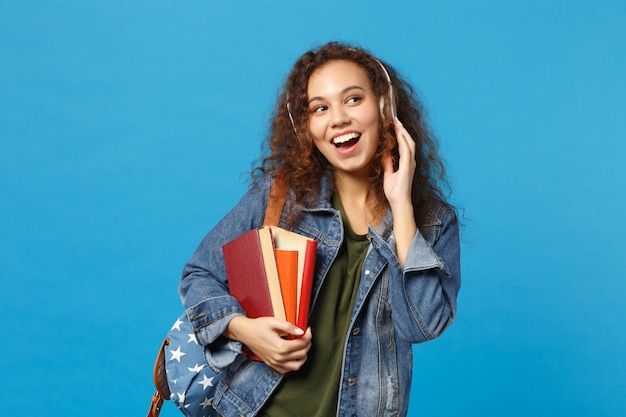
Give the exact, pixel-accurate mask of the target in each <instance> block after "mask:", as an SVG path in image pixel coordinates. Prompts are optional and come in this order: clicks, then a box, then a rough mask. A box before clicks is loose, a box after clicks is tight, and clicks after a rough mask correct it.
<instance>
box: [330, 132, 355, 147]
mask: <svg viewBox="0 0 626 417" xmlns="http://www.w3.org/2000/svg"><path fill="white" fill-rule="evenodd" d="M359 136H361V135H359V134H358V133H354V132H353V133H346V134H345V135H341V136H337V137H336V138H335V139H333V143H334V144H335V145H341V144H342V143H346V142H348V141H350V140H352V139H356V138H358V137H359Z"/></svg>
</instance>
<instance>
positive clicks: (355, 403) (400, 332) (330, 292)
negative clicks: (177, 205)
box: [180, 43, 460, 417]
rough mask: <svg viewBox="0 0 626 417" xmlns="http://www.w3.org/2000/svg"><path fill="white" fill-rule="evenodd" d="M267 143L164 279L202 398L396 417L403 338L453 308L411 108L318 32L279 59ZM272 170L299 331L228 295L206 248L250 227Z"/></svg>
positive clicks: (218, 249) (426, 139) (406, 369)
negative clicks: (308, 265) (187, 337)
mask: <svg viewBox="0 0 626 417" xmlns="http://www.w3.org/2000/svg"><path fill="white" fill-rule="evenodd" d="M395 108H397V117H395V116H394V113H395ZM268 142H269V143H268V149H269V150H268V155H267V156H266V157H265V159H264V160H263V162H262V164H261V166H260V167H259V168H257V169H256V170H255V174H256V175H255V176H254V178H253V181H252V185H251V187H250V190H249V191H248V192H247V193H246V194H245V195H244V196H243V197H242V199H241V200H240V201H239V203H238V204H237V205H236V206H235V207H234V208H233V209H232V211H231V212H229V213H228V214H227V215H226V216H225V217H224V218H223V219H222V220H221V221H220V222H219V223H218V224H217V225H216V226H215V228H214V229H213V230H212V231H211V232H210V233H209V234H208V235H207V237H206V238H205V239H204V240H203V241H202V243H201V244H200V246H199V247H198V249H197V251H196V253H195V254H194V255H193V257H192V258H191V259H190V260H189V262H188V263H187V265H186V266H185V269H184V272H183V277H182V280H181V283H180V294H181V297H182V300H183V302H184V304H185V306H186V308H187V314H188V317H189V319H190V322H191V325H192V327H193V329H194V332H195V334H196V337H197V340H198V341H199V343H201V344H202V345H204V346H205V347H206V350H205V352H206V356H207V361H208V363H209V364H210V366H211V367H212V368H213V369H214V370H215V371H218V372H221V373H222V374H221V379H220V382H219V385H218V386H217V390H216V393H215V397H214V398H213V406H214V407H215V408H216V409H217V411H218V412H219V413H220V415H223V416H226V417H231V416H242V415H243V416H255V415H259V416H270V417H276V416H289V417H293V416H323V417H327V416H331V415H337V416H358V417H364V416H405V415H406V413H407V408H408V398H409V391H410V384H411V378H412V364H413V358H412V352H411V345H412V344H413V343H419V342H424V341H427V340H430V339H433V338H435V337H437V336H439V335H440V334H441V333H442V332H443V331H444V330H445V329H446V328H447V327H448V326H449V325H450V324H451V323H452V322H453V321H454V317H455V314H456V297H457V293H458V290H459V287H460V264H459V231H458V223H457V219H456V215H455V210H454V208H453V207H451V206H450V205H449V204H448V203H447V202H446V200H445V198H444V196H443V193H442V191H441V186H440V185H441V183H442V182H444V183H445V175H444V167H443V164H442V161H441V159H439V157H438V155H437V147H436V141H435V139H434V137H433V136H432V135H431V133H430V131H429V129H428V127H427V126H426V121H425V119H424V116H423V115H422V111H421V108H420V105H419V103H418V102H417V100H416V99H415V97H414V95H413V92H412V89H411V87H410V86H409V85H408V84H407V83H406V82H405V81H403V80H402V79H401V78H400V77H399V75H398V74H397V73H396V72H395V71H394V70H393V69H392V68H391V67H389V66H388V65H384V64H383V63H382V62H380V61H379V60H377V59H376V58H375V57H374V56H372V55H371V54H369V53H368V52H367V51H365V50H363V49H360V48H354V47H351V46H348V45H343V44H338V43H329V44H327V45H324V46H322V47H320V48H318V49H315V50H312V51H309V52H307V53H305V54H304V55H303V56H302V57H300V59H299V60H298V61H297V62H296V64H295V65H294V67H293V69H292V70H291V73H290V74H289V76H288V78H287V81H286V84H285V86H284V90H283V92H282V94H281V95H280V97H279V99H278V103H277V106H276V110H275V114H274V119H273V123H272V131H271V133H270V136H269V138H268ZM276 179H280V180H282V181H285V182H287V183H288V185H289V193H288V198H287V201H286V205H285V208H284V210H283V212H282V217H281V222H280V226H281V227H284V228H288V229H291V230H293V231H295V232H297V233H300V234H302V235H305V236H308V237H312V238H315V239H317V241H318V249H317V262H316V275H315V281H314V284H313V297H312V299H313V304H312V307H311V316H310V320H309V327H308V328H307V329H299V328H297V327H296V326H295V325H293V324H291V323H289V322H286V321H282V320H279V319H277V318H273V317H262V318H257V319H250V318H248V317H246V315H245V313H244V311H243V310H242V308H241V306H240V305H239V303H238V302H237V301H236V300H235V299H234V298H232V297H231V296H230V295H229V292H228V280H227V278H226V272H225V267H224V262H223V257H222V245H224V244H225V243H226V242H228V241H230V240H232V239H234V238H236V237H238V236H239V235H242V234H243V233H245V232H247V231H249V230H250V229H252V228H256V227H259V226H261V223H262V221H263V217H264V214H265V208H266V206H267V201H268V194H269V189H270V187H271V184H272V183H273V182H274V181H275V180H276ZM285 334H291V335H298V336H301V337H299V338H284V337H281V336H284V335H285ZM242 344H243V345H245V346H247V347H248V348H249V349H250V350H251V351H252V352H253V353H255V354H256V355H257V356H258V357H259V358H261V359H262V361H253V360H250V359H248V358H247V357H246V355H243V354H242Z"/></svg>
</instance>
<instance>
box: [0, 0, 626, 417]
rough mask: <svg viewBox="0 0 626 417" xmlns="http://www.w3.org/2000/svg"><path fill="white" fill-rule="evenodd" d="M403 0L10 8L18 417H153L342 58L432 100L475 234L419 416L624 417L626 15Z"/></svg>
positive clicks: (623, 10) (12, 355) (1, 228)
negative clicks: (190, 279)
mask: <svg viewBox="0 0 626 417" xmlns="http://www.w3.org/2000/svg"><path fill="white" fill-rule="evenodd" d="M395 3H396V6H394V7H390V6H383V2H371V1H349V2H341V3H337V4H335V2H312V3H306V4H300V3H299V2H277V1H257V2H248V3H244V2H238V1H233V2H215V1H197V0H192V1H185V2H172V1H162V0H152V1H134V2H122V1H115V0H113V1H108V2H99V1H93V0H81V1H70V0H66V1H60V0H57V1H33V0H21V1H19V2H17V1H15V2H4V3H3V4H2V5H1V6H0V274H1V276H2V286H3V290H2V291H1V292H0V317H1V320H2V330H3V338H2V340H3V342H2V354H0V375H2V378H0V393H1V397H2V398H3V401H2V402H1V403H0V414H2V415H33V416H34V415H47V416H72V415H81V416H109V415H117V416H126V415H128V416H131V415H132V416H134V415H142V413H145V412H146V411H147V406H148V402H149V399H150V396H151V394H152V391H153V388H152V384H151V379H150V378H151V368H152V362H153V358H154V354H155V352H156V349H157V347H158V345H159V344H160V342H161V339H162V337H163V336H164V333H165V331H166V330H167V329H168V328H169V326H170V324H171V323H172V322H173V321H174V319H175V318H176V316H177V315H178V313H179V312H180V310H181V307H180V302H179V300H178V297H177V294H176V288H177V283H178V279H179V276H180V271H181V268H182V266H183V264H184V263H185V261H186V260H187V258H188V257H189V256H190V255H191V253H192V252H193V250H194V249H195V246H196V245H197V243H198V242H199V241H200V239H201V238H202V237H203V235H204V234H205V233H206V231H208V230H209V229H210V228H211V227H212V225H213V224H214V223H215V222H216V221H217V220H218V219H219V218H220V217H221V216H222V215H223V214H224V213H225V212H226V211H227V210H228V209H229V207H231V206H232V204H234V202H235V201H236V200H237V199H238V197H239V196H240V194H241V193H242V192H243V191H244V190H245V179H246V176H245V174H244V175H241V174H242V173H245V171H247V170H249V169H250V168H251V167H252V166H253V163H254V160H255V158H256V157H257V155H258V153H259V149H260V139H261V138H262V137H263V136H264V134H265V132H266V128H267V121H268V117H269V113H270V111H271V108H272V105H273V103H274V99H275V97H276V90H277V88H278V87H279V85H280V82H281V80H282V79H283V77H284V76H285V75H286V73H287V71H288V70H289V68H290V66H291V64H292V63H293V61H294V60H295V59H296V58H297V56H299V54H301V53H302V52H303V51H305V50H307V49H308V48H310V47H311V46H314V45H317V44H320V43H323V42H326V41H328V40H333V39H337V40H344V41H351V42H357V43H359V44H361V45H363V46H365V47H366V48H368V49H370V50H371V51H373V52H374V53H375V54H377V55H379V56H380V57H381V58H383V59H385V60H387V61H389V62H391V63H392V64H394V65H395V66H396V67H397V68H398V69H399V70H400V71H401V72H402V73H403V74H404V75H405V76H406V77H407V78H409V79H410V80H411V81H412V82H413V83H415V84H416V85H417V86H418V89H419V91H420V92H421V94H422V97H423V99H424V102H425V103H426V106H427V108H428V109H429V113H430V118H431V121H432V125H433V127H434V129H435V131H436V132H437V134H438V136H439V138H440V140H441V143H442V152H443V154H444V155H445V157H446V159H447V161H448V164H449V172H450V175H451V179H452V184H453V187H454V192H453V195H452V198H453V201H454V202H455V203H457V204H459V205H460V206H462V207H463V208H464V210H465V214H466V217H467V219H466V221H465V223H466V226H465V228H464V230H463V238H464V243H463V279H464V282H463V287H462V290H461V294H460V298H459V315H458V321H457V323H456V324H455V325H454V326H453V327H451V328H450V330H449V331H448V332H447V333H446V334H445V335H444V336H443V337H442V338H441V339H439V340H436V341H433V342H429V343H426V344H423V345H419V346H416V347H415V353H416V363H415V381H414V386H413V390H412V400H411V414H412V415H423V416H457V415H465V416H501V415H507V416H528V415H534V416H544V415H545V416H553V415H569V416H590V415H594V416H623V415H625V414H626V395H625V394H626V377H625V376H626V359H625V355H624V352H625V351H626V332H625V331H624V330H625V326H624V324H623V319H622V317H623V316H624V315H626V307H625V306H624V302H623V301H622V299H623V298H624V295H626V274H625V273H624V269H623V260H622V259H621V258H623V255H624V249H623V246H622V245H623V242H624V238H625V237H626V226H625V224H626V222H625V221H624V220H623V215H624V213H626V196H625V192H624V184H623V183H624V179H626V174H625V171H624V160H625V156H626V145H625V143H626V134H625V132H626V117H625V116H624V115H625V114H626V76H625V75H624V74H626V3H624V2H623V1H618V0H615V1H598V2H594V3H593V5H592V3H590V2H585V1H561V2H558V1H552V2H550V1H548V2H545V1H528V2H512V1H511V2H498V1H483V0H479V1H474V2H453V1H449V2H440V1H409V0H406V1H398V2H395ZM162 415H164V416H166V417H167V416H176V415H178V411H177V410H176V409H175V408H174V407H173V406H172V405H171V404H168V405H167V406H166V407H165V410H164V412H163V414H162Z"/></svg>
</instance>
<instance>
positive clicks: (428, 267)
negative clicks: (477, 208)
mask: <svg viewBox="0 0 626 417" xmlns="http://www.w3.org/2000/svg"><path fill="white" fill-rule="evenodd" d="M433 227H434V229H433V236H432V242H431V241H429V240H427V239H426V238H424V236H423V235H422V233H421V232H419V231H418V232H417V233H416V235H415V237H414V239H413V242H412V243H411V247H410V249H409V253H408V256H407V260H406V262H405V267H404V271H403V273H402V279H395V278H398V277H396V276H394V275H395V274H392V277H391V280H392V283H391V285H390V288H391V294H390V296H391V300H392V306H393V307H392V308H393V309H394V310H395V308H396V307H400V306H402V307H403V308H405V309H406V311H407V312H408V316H409V317H411V318H412V320H397V321H396V323H395V324H396V328H397V330H398V332H399V336H400V337H402V338H403V339H406V340H409V341H411V342H412V343H419V342H424V341H427V340H431V339H434V338H436V337H438V336H440V335H441V334H442V333H443V331H444V330H445V329H446V328H447V327H448V326H449V325H450V324H452V322H453V321H454V319H455V317H456V299H457V294H458V292H459V289H460V286H461V269H460V244H459V225H458V220H457V217H456V213H455V211H454V210H453V209H451V208H447V209H445V211H443V214H442V216H441V222H439V223H438V224H436V225H434V226H433ZM398 268H399V265H398ZM402 316H404V315H402ZM405 317H406V316H405Z"/></svg>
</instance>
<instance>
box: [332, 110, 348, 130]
mask: <svg viewBox="0 0 626 417" xmlns="http://www.w3.org/2000/svg"><path fill="white" fill-rule="evenodd" d="M348 123H350V116H349V115H348V113H346V111H345V109H344V108H343V106H341V105H335V106H332V107H331V108H330V124H331V126H332V127H339V126H344V125H346V124H348Z"/></svg>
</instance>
